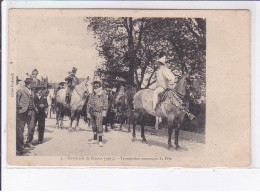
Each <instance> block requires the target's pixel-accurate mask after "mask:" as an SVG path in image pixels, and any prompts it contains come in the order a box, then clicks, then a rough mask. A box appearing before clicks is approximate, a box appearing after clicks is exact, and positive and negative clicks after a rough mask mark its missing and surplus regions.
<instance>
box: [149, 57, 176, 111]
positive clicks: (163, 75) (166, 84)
mask: <svg viewBox="0 0 260 194" xmlns="http://www.w3.org/2000/svg"><path fill="white" fill-rule="evenodd" d="M157 67H158V70H157V71H156V88H155V90H154V94H153V110H154V111H155V110H156V108H157V103H158V95H159V94H160V93H161V92H163V91H164V90H165V89H167V88H174V87H175V85H176V81H177V80H176V77H175V76H174V74H173V73H172V72H171V70H170V69H169V68H168V67H167V66H166V57H165V56H163V57H161V58H160V59H158V60H157Z"/></svg>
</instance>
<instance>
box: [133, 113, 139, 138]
mask: <svg viewBox="0 0 260 194" xmlns="http://www.w3.org/2000/svg"><path fill="white" fill-rule="evenodd" d="M133 114H134V115H133V133H132V135H133V138H136V134H135V127H136V120H137V118H136V117H137V115H138V114H137V113H135V112H134V113H133Z"/></svg>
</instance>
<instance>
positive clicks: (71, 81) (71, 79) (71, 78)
mask: <svg viewBox="0 0 260 194" xmlns="http://www.w3.org/2000/svg"><path fill="white" fill-rule="evenodd" d="M65 81H67V82H68V85H69V86H72V87H75V86H76V85H78V84H79V79H78V78H77V77H76V76H72V75H68V76H67V77H66V78H65Z"/></svg>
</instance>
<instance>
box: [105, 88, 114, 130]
mask: <svg viewBox="0 0 260 194" xmlns="http://www.w3.org/2000/svg"><path fill="white" fill-rule="evenodd" d="M114 96H115V95H114V94H113V93H112V91H109V92H108V109H107V115H106V117H104V118H103V124H104V125H105V127H106V128H105V132H108V128H107V125H108V123H109V124H110V127H111V130H113V129H114V120H115V116H116V112H115V98H114Z"/></svg>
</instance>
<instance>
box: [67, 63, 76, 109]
mask: <svg viewBox="0 0 260 194" xmlns="http://www.w3.org/2000/svg"><path fill="white" fill-rule="evenodd" d="M76 73H77V68H76V67H73V68H72V71H71V72H69V75H68V76H67V77H66V78H65V81H67V83H68V87H67V90H66V103H67V106H69V104H70V99H71V94H72V92H73V90H74V88H75V86H76V85H78V84H79V79H78V78H77V77H76Z"/></svg>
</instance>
